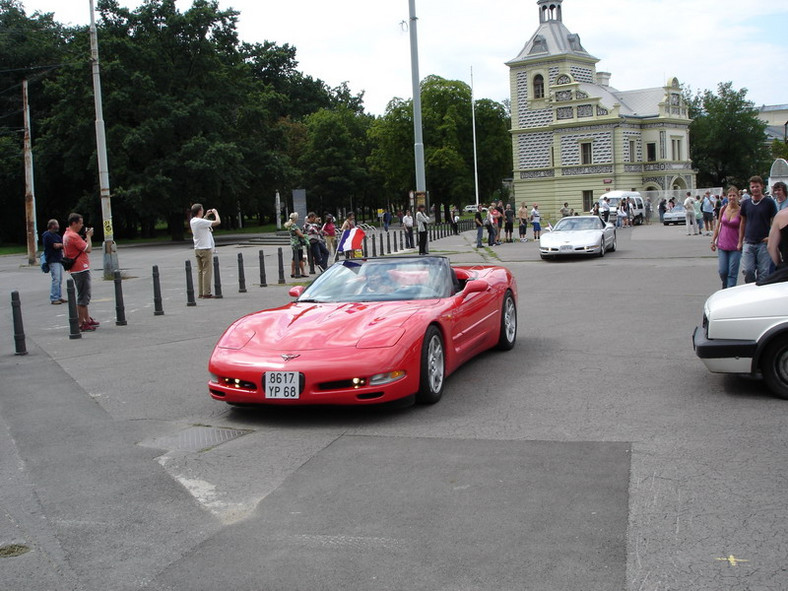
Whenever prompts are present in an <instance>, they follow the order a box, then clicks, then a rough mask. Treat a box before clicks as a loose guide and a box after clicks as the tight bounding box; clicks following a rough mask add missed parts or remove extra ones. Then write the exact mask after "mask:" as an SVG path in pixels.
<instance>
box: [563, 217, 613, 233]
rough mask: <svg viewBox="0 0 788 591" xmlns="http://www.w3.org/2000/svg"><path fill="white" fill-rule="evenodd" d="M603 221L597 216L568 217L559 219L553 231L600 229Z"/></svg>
mask: <svg viewBox="0 0 788 591" xmlns="http://www.w3.org/2000/svg"><path fill="white" fill-rule="evenodd" d="M604 225H605V224H604V222H603V221H602V220H600V219H599V218H598V217H596V216H594V217H569V218H563V219H561V220H560V221H559V222H558V223H557V224H556V225H555V228H553V232H574V231H578V230H601V229H602V228H603V227H604Z"/></svg>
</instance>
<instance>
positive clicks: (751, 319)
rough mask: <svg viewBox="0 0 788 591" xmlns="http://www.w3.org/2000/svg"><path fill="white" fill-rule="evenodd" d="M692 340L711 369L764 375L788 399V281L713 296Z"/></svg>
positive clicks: (745, 287)
mask: <svg viewBox="0 0 788 591" xmlns="http://www.w3.org/2000/svg"><path fill="white" fill-rule="evenodd" d="M692 344H693V347H694V348H695V353H696V354H697V356H698V357H700V359H701V361H703V363H704V364H705V365H706V367H707V368H708V369H709V371H712V372H714V373H734V374H747V375H751V376H759V375H760V376H762V377H763V379H764V380H765V382H766V384H767V386H769V389H770V390H771V391H772V392H774V393H775V394H777V395H778V396H780V397H781V398H786V399H788V282H781V283H772V284H769V285H756V284H754V283H750V284H747V285H739V286H737V287H731V288H729V289H723V290H720V291H718V292H716V293H714V294H712V295H711V297H709V299H708V300H706V304H705V305H704V306H703V324H702V325H701V326H698V327H697V328H695V332H694V334H693V335H692Z"/></svg>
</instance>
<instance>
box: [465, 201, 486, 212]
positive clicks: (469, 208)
mask: <svg viewBox="0 0 788 591" xmlns="http://www.w3.org/2000/svg"><path fill="white" fill-rule="evenodd" d="M462 210H463V211H464V212H465V213H476V206H475V205H474V204H473V203H471V204H470V205H466V206H465V207H464V208H463V209H462ZM482 211H487V208H486V207H482Z"/></svg>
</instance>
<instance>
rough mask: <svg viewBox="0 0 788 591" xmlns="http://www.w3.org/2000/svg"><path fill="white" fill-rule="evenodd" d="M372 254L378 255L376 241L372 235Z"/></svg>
mask: <svg viewBox="0 0 788 591" xmlns="http://www.w3.org/2000/svg"><path fill="white" fill-rule="evenodd" d="M372 256H373V257H376V256H378V241H377V240H375V237H374V236H372Z"/></svg>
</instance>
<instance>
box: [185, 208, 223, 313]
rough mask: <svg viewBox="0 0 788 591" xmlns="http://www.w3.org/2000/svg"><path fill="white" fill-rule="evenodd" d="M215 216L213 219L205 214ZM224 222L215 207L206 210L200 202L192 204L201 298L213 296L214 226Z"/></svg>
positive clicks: (198, 288) (192, 223)
mask: <svg viewBox="0 0 788 591" xmlns="http://www.w3.org/2000/svg"><path fill="white" fill-rule="evenodd" d="M207 215H209V216H213V219H212V220H208V219H205V216H207ZM221 223H222V220H221V218H220V217H219V212H218V211H216V210H215V209H209V210H208V211H205V210H204V209H203V208H202V205H201V204H200V203H195V204H194V205H192V219H191V220H190V221H189V225H190V226H191V229H192V237H193V238H194V256H195V257H196V258H197V292H198V294H199V297H201V298H212V297H213V295H211V279H212V278H213V260H212V259H213V249H214V247H215V246H216V244H215V243H214V241H213V228H214V227H215V226H218V225H219V224H221Z"/></svg>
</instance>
